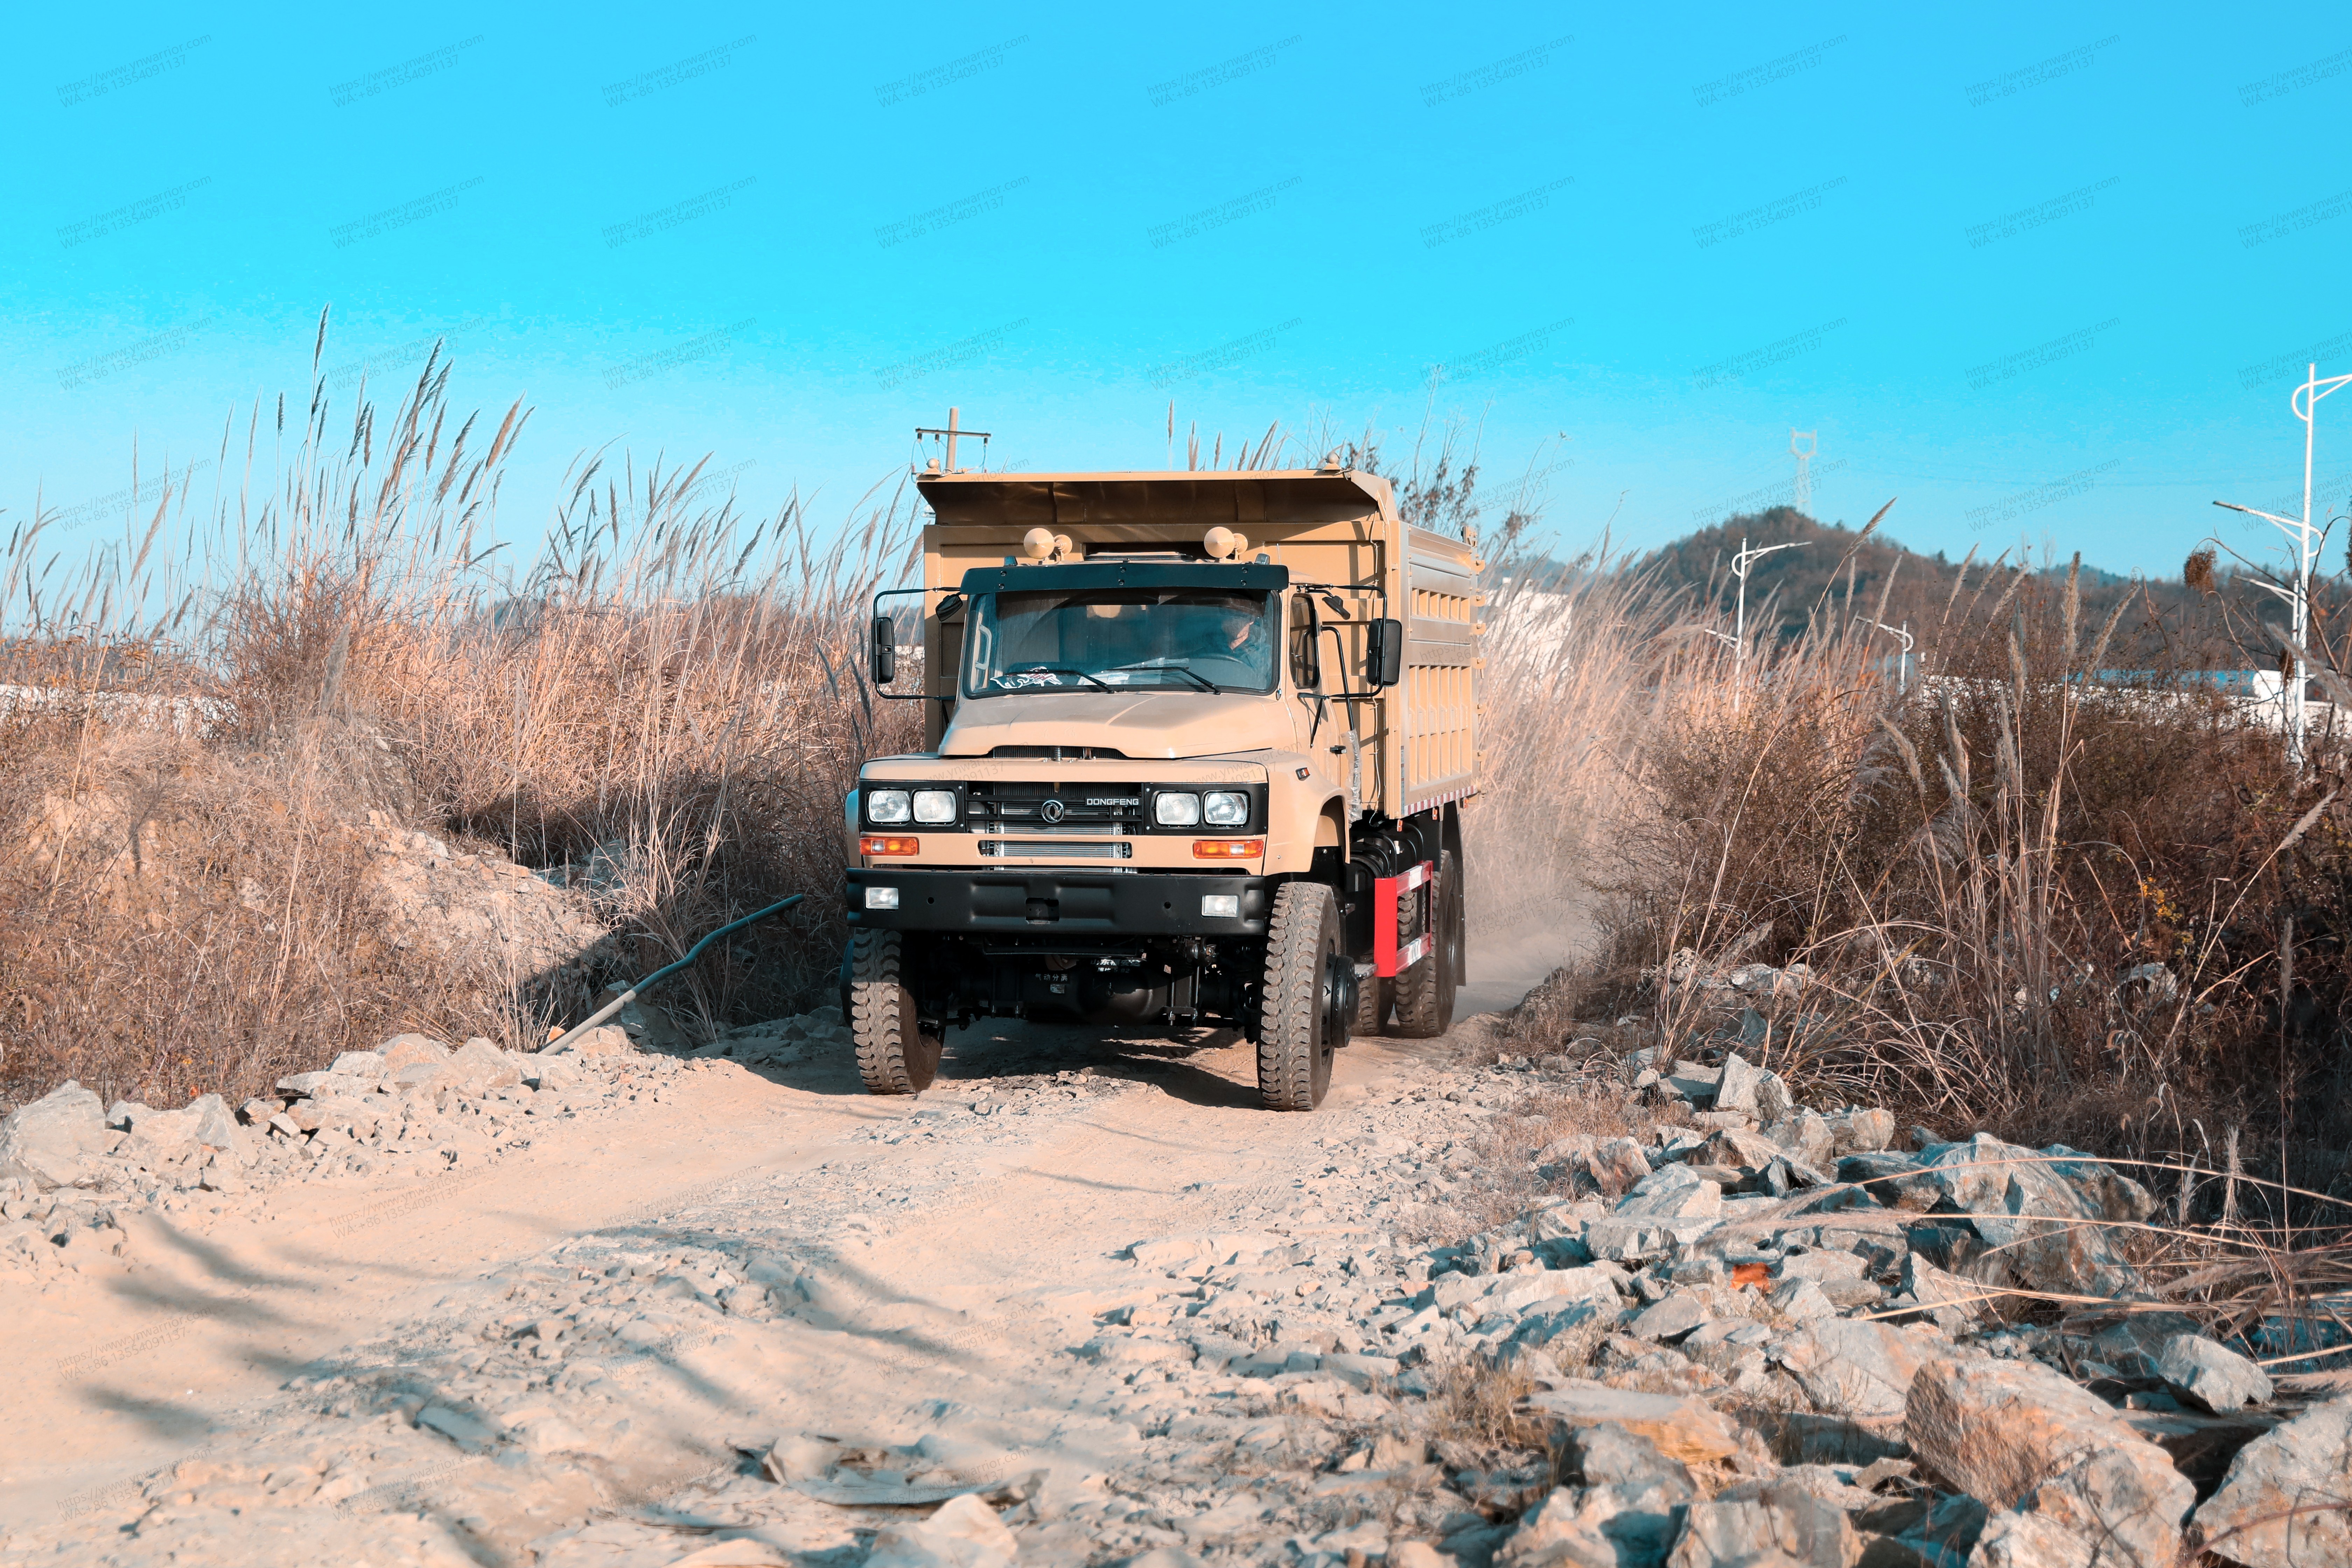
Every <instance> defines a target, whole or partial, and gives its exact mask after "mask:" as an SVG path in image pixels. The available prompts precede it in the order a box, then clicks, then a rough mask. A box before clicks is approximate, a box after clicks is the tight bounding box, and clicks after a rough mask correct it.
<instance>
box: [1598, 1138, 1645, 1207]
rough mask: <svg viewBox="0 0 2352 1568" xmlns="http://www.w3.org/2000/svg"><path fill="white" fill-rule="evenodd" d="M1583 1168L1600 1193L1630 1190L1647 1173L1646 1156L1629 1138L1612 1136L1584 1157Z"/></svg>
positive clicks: (1640, 1146) (1639, 1146)
mask: <svg viewBox="0 0 2352 1568" xmlns="http://www.w3.org/2000/svg"><path fill="white" fill-rule="evenodd" d="M1584 1169H1585V1172H1586V1173H1587V1174H1589V1175H1591V1178H1592V1180H1593V1182H1594V1184H1596V1185H1598V1186H1599V1187H1600V1188H1601V1191H1602V1192H1604V1193H1611V1194H1616V1193H1625V1192H1631V1191H1632V1190H1633V1186H1634V1184H1636V1183H1638V1182H1640V1181H1641V1180H1642V1179H1643V1177H1644V1176H1647V1175H1648V1174H1649V1173H1650V1157H1649V1155H1648V1153H1647V1152H1644V1151H1643V1148H1642V1145H1640V1144H1639V1143H1636V1142H1633V1140H1632V1139H1631V1138H1612V1139H1610V1140H1609V1141H1608V1142H1605V1143H1603V1144H1601V1146H1600V1147H1599V1148H1597V1149H1595V1150H1593V1151H1592V1152H1591V1153H1589V1154H1587V1155H1586V1156H1585V1157H1584Z"/></svg>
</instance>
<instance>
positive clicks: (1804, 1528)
mask: <svg viewBox="0 0 2352 1568" xmlns="http://www.w3.org/2000/svg"><path fill="white" fill-rule="evenodd" d="M1861 1552H1862V1543H1861V1542H1860V1541H1859V1540H1858V1539H1857V1538H1856V1537H1855V1535H1854V1532H1853V1525H1852V1524H1850V1523H1848V1522H1847V1521H1846V1516H1845V1513H1844V1511H1843V1510H1841V1509H1840V1508H1838V1507H1837V1506H1836V1505H1835V1504H1833V1503H1831V1502H1829V1501H1826V1500H1823V1499H1822V1498H1819V1497H1816V1496H1814V1495H1813V1494H1812V1493H1811V1492H1810V1491H1808V1490H1806V1489H1804V1488H1803V1487H1802V1486H1801V1485H1799V1484H1796V1483H1795V1482H1793V1481H1782V1482H1779V1483H1776V1484H1769V1485H1767V1486H1765V1487H1763V1488H1761V1489H1759V1490H1758V1491H1757V1493H1756V1495H1755V1496H1753V1497H1748V1498H1738V1499H1733V1498H1718V1499H1717V1500H1714V1501H1712V1502H1694V1503H1692V1504H1691V1505H1690V1510H1689V1514H1688V1520H1687V1522H1686V1523H1685V1525H1684V1527H1683V1533H1682V1538H1681V1539H1680V1540H1678V1541H1676V1542H1675V1549H1674V1552H1673V1553H1672V1554H1671V1555H1669V1556H1668V1557H1667V1559H1666V1563H1667V1568H1849V1565H1850V1564H1852V1563H1853V1562H1854V1560H1855V1559H1856V1558H1857V1557H1859V1556H1860V1555H1861Z"/></svg>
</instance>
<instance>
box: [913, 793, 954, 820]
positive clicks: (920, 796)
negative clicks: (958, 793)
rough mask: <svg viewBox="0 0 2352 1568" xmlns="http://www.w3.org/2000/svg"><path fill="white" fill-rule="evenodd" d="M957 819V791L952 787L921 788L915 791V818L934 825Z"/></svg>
mask: <svg viewBox="0 0 2352 1568" xmlns="http://www.w3.org/2000/svg"><path fill="white" fill-rule="evenodd" d="M955 819H956V797H955V791H953V790H951V789H919V790H917V791H916V792H915V820H916V821H917V822H928V823H931V824H934V825H937V824H939V823H942V822H953V821H954V820H955Z"/></svg>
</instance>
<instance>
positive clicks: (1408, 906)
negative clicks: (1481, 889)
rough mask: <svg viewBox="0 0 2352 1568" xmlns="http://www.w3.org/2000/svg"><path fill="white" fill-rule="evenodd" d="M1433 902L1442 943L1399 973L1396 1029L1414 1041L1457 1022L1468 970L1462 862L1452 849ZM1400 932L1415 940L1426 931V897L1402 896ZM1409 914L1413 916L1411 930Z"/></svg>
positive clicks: (1441, 861)
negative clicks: (1422, 911) (1458, 993)
mask: <svg viewBox="0 0 2352 1568" xmlns="http://www.w3.org/2000/svg"><path fill="white" fill-rule="evenodd" d="M1429 901H1430V903H1431V904H1432V905H1433V906H1434V907H1435V909H1436V912H1437V941H1436V942H1434V943H1433V944H1432V946H1431V949H1430V952H1429V954H1428V955H1427V956H1426V957H1424V958H1423V959H1422V960H1421V961H1420V962H1419V963H1415V964H1413V965H1412V967H1411V968H1409V969H1407V970H1406V971H1405V972H1404V973H1402V974H1400V975H1398V976H1397V977H1396V1017H1397V1028H1396V1032H1397V1033H1398V1034H1400V1035H1402V1036H1404V1037H1406V1038H1408V1039H1416V1040H1426V1039H1433V1038H1434V1037H1437V1036H1439V1035H1442V1034H1444V1033H1445V1031H1446V1030H1448V1029H1450V1028H1452V1027H1453V1026H1454V992H1455V990H1456V989H1457V986H1458V983H1459V982H1460V980H1461V979H1462V977H1463V975H1464V974H1465V973H1467V968H1466V966H1467V963H1468V952H1467V951H1466V950H1467V942H1466V941H1465V931H1464V924H1465V922H1464V921H1463V916H1462V865H1461V862H1460V860H1459V859H1457V858H1455V856H1454V851H1452V850H1451V849H1449V850H1446V851H1445V852H1444V854H1442V855H1440V856H1439V857H1438V859H1437V886H1436V887H1435V888H1434V889H1432V890H1431V897H1430V900H1429ZM1398 902H1399V904H1400V906H1401V907H1400V908H1399V909H1398V910H1397V927H1398V935H1399V937H1400V938H1401V939H1402V940H1404V941H1407V942H1410V941H1411V940H1412V939H1413V938H1414V937H1417V936H1419V935H1420V934H1421V929H1420V928H1421V921H1420V917H1419V904H1420V900H1419V899H1418V898H1416V897H1415V895H1414V894H1413V893H1412V892H1407V893H1401V894H1399V895H1398ZM1408 912H1410V913H1412V916H1413V919H1412V922H1411V925H1412V929H1411V930H1407V929H1406V926H1407V921H1406V919H1405V917H1406V915H1407V913H1408Z"/></svg>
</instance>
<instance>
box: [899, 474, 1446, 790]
mask: <svg viewBox="0 0 2352 1568" xmlns="http://www.w3.org/2000/svg"><path fill="white" fill-rule="evenodd" d="M917 486H918V489H919V491H920V492H921V494H922V497H923V499H924V500H925V501H926V502H927V503H929V506H930V508H931V510H932V513H933V516H934V520H935V521H933V522H932V523H931V524H930V525H929V526H928V527H927V528H925V529H924V531H923V582H924V585H925V587H926V588H927V589H930V590H933V592H930V593H927V594H926V595H924V601H923V602H924V616H923V647H924V681H925V685H924V690H925V693H926V694H927V696H929V698H931V699H934V700H931V701H928V702H926V704H925V707H926V710H927V729H926V740H927V744H928V745H929V748H930V749H933V750H936V749H937V748H938V746H939V743H940V735H941V734H942V732H943V731H944V730H945V728H946V725H947V721H948V718H949V716H950V712H951V710H952V708H953V704H954V702H955V700H956V687H957V679H956V678H957V670H958V668H959V663H960V659H961V652H962V633H961V623H960V620H959V619H958V618H957V617H956V616H948V617H945V618H942V616H940V613H939V610H940V603H941V599H942V597H943V596H944V595H945V594H946V593H948V592H950V591H952V590H954V589H956V588H957V587H958V586H959V585H960V584H961V583H962V581H963V578H964V574H966V573H967V572H969V571H971V570H972V569H973V568H975V567H1001V566H1005V565H1008V564H1014V563H1019V562H1021V561H1023V560H1024V558H1025V555H1024V552H1025V549H1026V546H1025V544H1024V541H1026V540H1028V539H1029V538H1030V536H1031V534H1032V531H1033V530H1039V529H1042V530H1045V531H1046V532H1047V533H1049V534H1052V535H1054V536H1055V537H1056V539H1057V540H1059V541H1061V542H1062V547H1063V548H1064V549H1066V552H1067V553H1066V554H1065V555H1064V556H1063V557H1062V558H1063V559H1071V558H1085V559H1096V558H1102V557H1111V558H1125V559H1151V558H1159V559H1175V558H1199V557H1200V556H1201V553H1202V540H1203V536H1204V534H1205V533H1206V532H1207V531H1209V530H1211V529H1213V528H1222V529H1225V530H1229V531H1233V532H1235V533H1239V534H1241V535H1243V536H1244V538H1245V539H1246V541H1247V543H1246V545H1245V547H1244V550H1243V551H1242V552H1241V556H1240V558H1241V559H1244V560H1251V559H1255V558H1257V557H1259V556H1261V555H1262V556H1263V557H1264V558H1265V559H1266V560H1268V561H1270V562H1271V563H1274V564H1276V565H1280V566H1285V567H1287V568H1288V570H1289V574H1290V579H1291V582H1292V584H1294V585H1297V584H1318V585H1319V586H1320V587H1321V588H1322V589H1324V590H1325V591H1326V592H1327V593H1328V595H1329V596H1330V597H1331V598H1334V599H1337V600H1338V601H1339V604H1340V605H1342V606H1343V616H1344V618H1343V616H1342V615H1328V612H1325V611H1318V613H1320V614H1327V615H1328V619H1327V620H1326V623H1325V631H1324V639H1323V642H1322V644H1321V647H1322V649H1323V651H1324V655H1325V658H1324V665H1323V668H1324V679H1323V691H1324V693H1325V697H1326V700H1327V710H1328V712H1329V714H1330V717H1331V719H1332V721H1333V722H1334V725H1335V729H1336V731H1338V732H1352V733H1353V734H1354V735H1355V736H1356V737H1357V738H1358V742H1359V752H1358V763H1357V765H1358V773H1357V776H1356V777H1355V779H1354V780H1353V783H1352V788H1351V796H1352V798H1351V800H1350V805H1351V806H1352V807H1353V810H1354V813H1355V815H1358V816H1363V815H1368V814H1378V815H1381V816H1391V817H1397V818H1402V817H1405V816H1412V815H1413V814H1416V813H1420V812H1426V811H1429V810H1432V809H1433V808H1435V807H1437V806H1440V805H1444V804H1445V803H1447V802H1449V801H1456V800H1460V799H1463V798H1464V797H1465V796H1468V795H1475V794H1476V793H1477V790H1478V787H1479V776H1480V766H1481V760H1482V759H1481V757H1480V753H1479V751H1478V699H1477V688H1478V675H1477V672H1478V670H1479V669H1480V668H1481V667H1482V666H1483V664H1484V662H1485V661H1484V659H1483V658H1481V656H1480V645H1479V638H1480V636H1481V634H1482V633H1483V632H1484V630H1485V626H1484V625H1483V623H1482V622H1481V620H1480V618H1479V612H1480V610H1481V609H1482V608H1483V606H1484V605H1485V603H1486V595H1484V594H1483V593H1482V592H1481V591H1480V589H1479V587H1478V574H1479V572H1480V570H1481V569H1482V567H1483V565H1484V563H1482V562H1480V561H1479V560H1478V559H1477V556H1476V552H1475V549H1474V548H1473V547H1472V546H1471V545H1470V544H1468V543H1466V542H1464V541H1462V540H1459V539H1454V538H1451V537H1449V536H1447V535H1444V534H1440V533H1433V532H1430V531H1427V530H1423V529H1418V528H1412V527H1410V526H1408V525H1407V524H1406V523H1405V522H1404V521H1402V519H1400V518H1399V517H1398V515H1397V512H1396V505H1395V498H1394V493H1393V490H1392V489H1391V486H1390V483H1389V481H1388V480H1387V479H1383V478H1381V477H1380V476H1378V475H1374V474H1364V473H1357V472H1353V471H1350V470H1347V469H1341V468H1323V469H1284V470H1271V471H1255V472H1246V471H1245V472H1230V473H1213V472H1172V473H1171V472H1136V473H1066V474H1003V473H993V474H985V473H982V474H964V473H950V474H926V475H922V476H920V477H919V479H918V480H917ZM1384 618H1394V619H1397V620H1399V621H1402V623H1403V625H1404V630H1405V639H1404V660H1403V666H1404V667H1403V671H1402V679H1400V680H1399V681H1398V682H1397V684H1396V685H1394V686H1391V687H1387V688H1377V687H1373V686H1371V685H1370V684H1369V683H1368V682H1367V681H1366V679H1365V678H1364V673H1363V672H1364V660H1365V657H1366V653H1367V649H1368V644H1369V635H1368V630H1367V628H1368V626H1369V624H1370V622H1371V621H1374V620H1378V619H1384Z"/></svg>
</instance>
